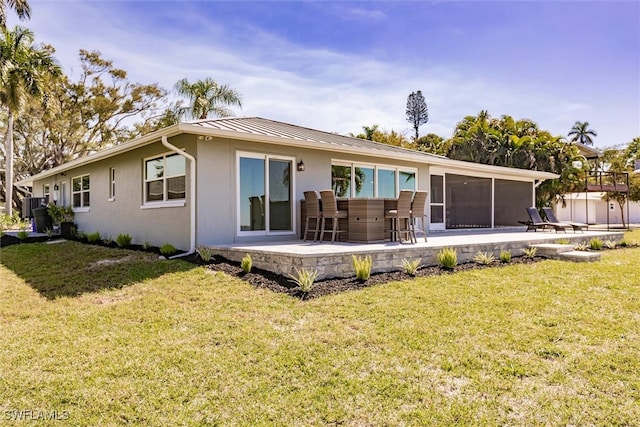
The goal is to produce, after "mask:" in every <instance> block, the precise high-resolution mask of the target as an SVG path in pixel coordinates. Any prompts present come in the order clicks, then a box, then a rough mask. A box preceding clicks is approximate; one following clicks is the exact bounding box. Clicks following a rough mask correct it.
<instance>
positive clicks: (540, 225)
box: [527, 207, 569, 233]
mask: <svg viewBox="0 0 640 427" xmlns="http://www.w3.org/2000/svg"><path fill="white" fill-rule="evenodd" d="M527 213H528V214H529V219H530V221H529V222H528V223H527V231H529V230H534V231H538V230H539V229H541V230H546V229H547V228H553V229H554V230H555V231H556V233H557V232H558V230H562V231H564V232H565V233H566V232H567V228H568V227H569V225H568V224H561V223H557V222H548V221H543V220H542V217H541V216H540V212H538V209H536V208H535V207H530V208H527Z"/></svg>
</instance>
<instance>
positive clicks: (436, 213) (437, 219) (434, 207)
mask: <svg viewBox="0 0 640 427" xmlns="http://www.w3.org/2000/svg"><path fill="white" fill-rule="evenodd" d="M430 193H431V223H432V224H441V223H444V176H443V175H431V188H430Z"/></svg>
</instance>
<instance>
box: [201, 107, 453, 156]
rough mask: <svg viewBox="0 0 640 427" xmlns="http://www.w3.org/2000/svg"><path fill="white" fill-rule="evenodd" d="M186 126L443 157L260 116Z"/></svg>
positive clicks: (222, 119)
mask: <svg viewBox="0 0 640 427" xmlns="http://www.w3.org/2000/svg"><path fill="white" fill-rule="evenodd" d="M189 124H190V125H194V126H200V127H202V128H204V129H216V130H221V131H229V132H236V133H246V134H250V135H259V136H267V137H275V138H283V139H291V140H297V141H307V142H314V143H319V144H327V145H333V146H342V147H352V148H354V147H355V148H366V149H369V150H377V151H383V152H389V151H390V152H395V153H404V154H409V153H410V154H412V155H422V156H426V157H431V158H440V159H443V158H444V157H442V156H438V155H435V154H430V153H425V152H421V151H415V150H409V149H407V148H402V147H396V146H394V145H388V144H382V143H379V142H375V141H369V140H366V139H360V138H354V137H351V136H344V135H339V134H335V133H330V132H324V131H320V130H316V129H310V128H305V127H301V126H295V125H291V124H288V123H282V122H276V121H273V120H268V119H263V118H261V117H230V118H221V119H211V120H209V119H207V120H197V121H194V122H189Z"/></svg>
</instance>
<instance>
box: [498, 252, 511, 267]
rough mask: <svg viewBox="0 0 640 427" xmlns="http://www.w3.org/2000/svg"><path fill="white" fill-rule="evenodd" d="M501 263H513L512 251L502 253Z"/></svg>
mask: <svg viewBox="0 0 640 427" xmlns="http://www.w3.org/2000/svg"><path fill="white" fill-rule="evenodd" d="M500 262H501V263H503V264H509V263H510V262H511V251H500Z"/></svg>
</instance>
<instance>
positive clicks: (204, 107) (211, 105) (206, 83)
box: [175, 77, 242, 120]
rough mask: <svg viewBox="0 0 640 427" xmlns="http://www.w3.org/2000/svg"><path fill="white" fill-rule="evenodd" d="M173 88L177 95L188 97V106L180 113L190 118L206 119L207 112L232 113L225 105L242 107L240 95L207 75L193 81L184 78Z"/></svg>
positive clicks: (220, 115) (226, 115)
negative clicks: (204, 77) (202, 78)
mask: <svg viewBox="0 0 640 427" xmlns="http://www.w3.org/2000/svg"><path fill="white" fill-rule="evenodd" d="M175 90H176V92H177V93H178V94H179V95H182V96H185V97H187V98H189V106H188V107H185V108H183V109H182V110H181V115H186V116H188V117H190V118H192V119H201V120H202V119H206V118H207V116H208V115H209V114H214V115H215V116H217V117H228V116H232V115H233V114H232V113H231V111H230V110H228V109H227V108H225V106H231V105H235V106H238V107H240V108H242V95H240V94H239V93H238V92H237V91H236V90H235V89H231V88H230V87H229V86H227V85H219V84H218V83H217V82H216V81H215V80H213V79H212V78H209V77H207V78H206V79H204V80H196V81H195V82H193V83H189V80H187V79H186V78H184V79H182V80H179V81H178V82H177V83H176V86H175Z"/></svg>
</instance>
